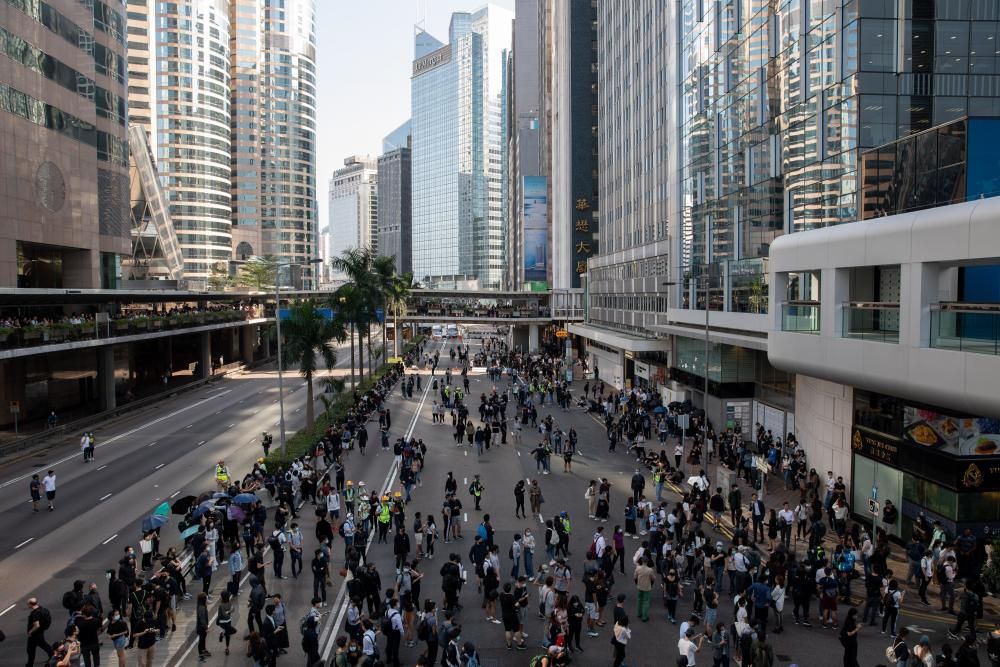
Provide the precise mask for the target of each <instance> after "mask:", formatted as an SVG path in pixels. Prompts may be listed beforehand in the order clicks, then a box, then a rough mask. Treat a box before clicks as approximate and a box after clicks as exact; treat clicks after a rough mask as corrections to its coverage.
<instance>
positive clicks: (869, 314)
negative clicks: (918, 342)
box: [841, 301, 899, 344]
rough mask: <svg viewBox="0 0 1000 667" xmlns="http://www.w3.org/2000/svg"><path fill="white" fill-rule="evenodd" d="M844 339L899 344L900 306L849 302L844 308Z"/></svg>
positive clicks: (882, 303) (887, 303) (884, 303)
mask: <svg viewBox="0 0 1000 667" xmlns="http://www.w3.org/2000/svg"><path fill="white" fill-rule="evenodd" d="M843 318H844V320H843V325H844V326H843V333H842V334H841V335H842V336H843V337H844V338H853V339H856V340H870V341H875V342H878V343H894V344H898V343H899V304H898V303H889V302H864V301H849V302H847V303H845V304H844V308H843Z"/></svg>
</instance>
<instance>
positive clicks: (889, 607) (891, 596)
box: [882, 579, 906, 635]
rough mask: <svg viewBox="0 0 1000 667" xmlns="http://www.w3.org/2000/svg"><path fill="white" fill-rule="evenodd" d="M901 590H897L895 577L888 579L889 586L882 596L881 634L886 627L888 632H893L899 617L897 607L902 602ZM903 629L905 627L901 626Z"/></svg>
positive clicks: (897, 585) (897, 584)
mask: <svg viewBox="0 0 1000 667" xmlns="http://www.w3.org/2000/svg"><path fill="white" fill-rule="evenodd" d="M903 597H904V595H903V591H901V590H899V582H898V581H896V580H895V579H891V580H889V586H888V588H887V590H886V593H885V597H883V598H882V610H883V611H882V634H883V635H884V634H885V632H886V629H888V630H889V634H895V632H896V621H897V620H898V619H899V608H900V606H901V605H902V604H903ZM903 630H904V631H905V630H906V628H903Z"/></svg>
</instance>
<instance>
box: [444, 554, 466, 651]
mask: <svg viewBox="0 0 1000 667" xmlns="http://www.w3.org/2000/svg"><path fill="white" fill-rule="evenodd" d="M461 587H462V579H461V569H460V568H459V566H458V554H452V555H451V557H450V559H449V561H448V562H447V563H445V564H444V565H442V566H441V591H442V592H443V593H444V600H445V617H446V618H447V616H448V614H451V613H454V612H455V611H456V610H459V609H461V608H462V606H461V605H460V604H458V591H459V589H461ZM446 636H447V635H446Z"/></svg>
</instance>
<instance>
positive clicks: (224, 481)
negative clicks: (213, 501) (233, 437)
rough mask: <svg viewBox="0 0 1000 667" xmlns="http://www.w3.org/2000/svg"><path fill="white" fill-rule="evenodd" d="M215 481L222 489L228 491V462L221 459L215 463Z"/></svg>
mask: <svg viewBox="0 0 1000 667" xmlns="http://www.w3.org/2000/svg"><path fill="white" fill-rule="evenodd" d="M215 483H216V484H218V485H219V490H220V491H226V490H227V489H228V488H229V468H227V467H226V462H225V461H223V460H222V459H219V462H218V463H217V464H215Z"/></svg>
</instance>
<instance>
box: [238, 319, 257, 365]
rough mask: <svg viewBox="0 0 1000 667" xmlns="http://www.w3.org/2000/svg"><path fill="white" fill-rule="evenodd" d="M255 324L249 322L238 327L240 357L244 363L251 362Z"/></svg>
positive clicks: (255, 331) (255, 330)
mask: <svg viewBox="0 0 1000 667" xmlns="http://www.w3.org/2000/svg"><path fill="white" fill-rule="evenodd" d="M256 333H257V325H255V324H250V325H247V326H244V327H240V358H241V359H242V360H243V361H245V362H246V363H248V364H249V363H253V348H254V343H255V342H256V339H257V336H256V335H255V334H256Z"/></svg>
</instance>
